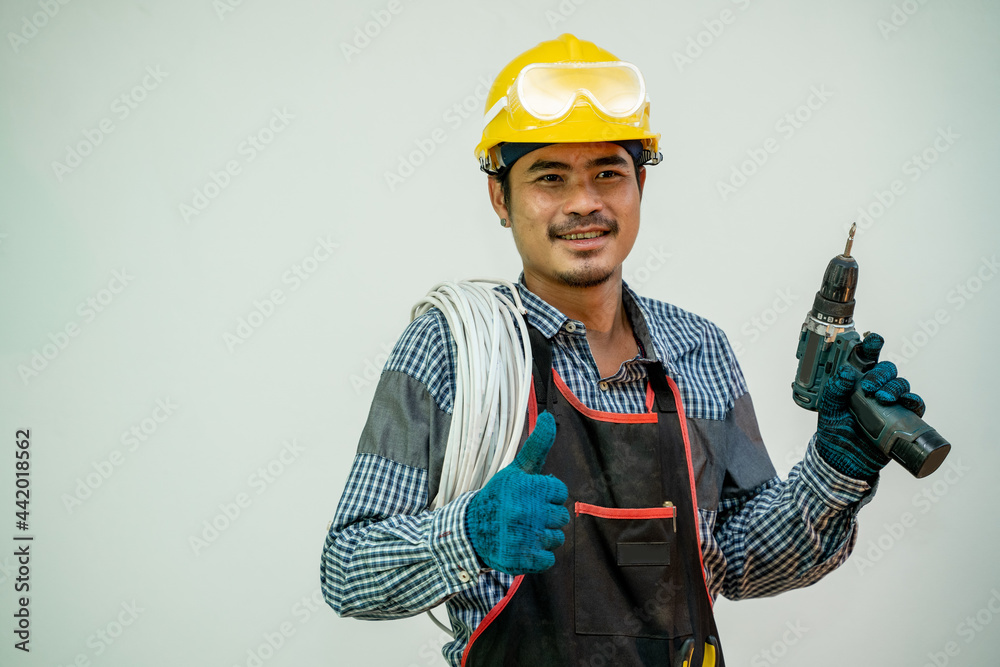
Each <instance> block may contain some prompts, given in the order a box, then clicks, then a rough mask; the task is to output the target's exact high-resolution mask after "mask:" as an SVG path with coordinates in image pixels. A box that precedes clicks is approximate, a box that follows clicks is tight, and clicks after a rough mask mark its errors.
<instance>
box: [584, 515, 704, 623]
mask: <svg viewBox="0 0 1000 667" xmlns="http://www.w3.org/2000/svg"><path fill="white" fill-rule="evenodd" d="M573 523H574V527H573V530H574V537H573V539H574V587H575V596H574V597H575V607H576V608H575V610H574V611H575V616H576V632H578V633H581V634H596V635H624V636H630V637H649V638H654V639H672V638H674V637H683V636H686V635H690V634H691V622H690V618H689V616H688V605H687V600H686V599H685V586H684V582H683V581H682V579H681V573H680V568H679V567H677V566H673V567H671V562H674V563H676V562H677V553H676V552H677V544H676V535H677V533H676V516H675V508H674V507H672V506H670V507H649V508H634V509H623V508H612V507H599V506H596V505H588V504H586V503H579V502H578V503H576V518H575V520H574V522H573Z"/></svg>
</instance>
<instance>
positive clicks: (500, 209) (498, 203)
mask: <svg viewBox="0 0 1000 667" xmlns="http://www.w3.org/2000/svg"><path fill="white" fill-rule="evenodd" d="M486 183H487V185H488V187H489V192H490V204H492V205H493V210H494V211H495V212H496V214H497V217H498V218H506V219H507V220H510V214H509V213H508V211H507V207H506V206H505V205H504V203H503V188H502V187H500V179H498V178H497V177H496V176H490V177H489V178H487V179H486Z"/></svg>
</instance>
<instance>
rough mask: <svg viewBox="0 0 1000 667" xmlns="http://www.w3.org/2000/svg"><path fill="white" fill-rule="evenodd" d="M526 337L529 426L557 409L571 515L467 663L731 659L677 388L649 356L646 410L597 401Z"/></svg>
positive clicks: (555, 453) (554, 461)
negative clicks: (712, 590) (705, 549)
mask: <svg viewBox="0 0 1000 667" xmlns="http://www.w3.org/2000/svg"><path fill="white" fill-rule="evenodd" d="M529 334H530V339H531V348H532V354H533V356H534V368H533V380H534V383H533V386H532V389H533V397H532V399H530V400H529V410H528V412H529V414H528V422H529V430H530V429H533V428H534V425H535V418H536V417H537V415H538V412H539V411H540V410H543V409H547V410H549V411H550V412H551V413H552V415H553V416H554V417H555V420H556V441H555V444H554V445H553V446H552V449H551V451H550V452H549V455H548V458H547V459H546V462H545V467H544V469H543V472H544V473H546V474H552V475H555V476H556V477H558V478H559V479H561V480H562V481H563V482H565V484H566V486H567V488H568V489H569V500H568V501H567V506H568V507H569V510H570V515H571V516H572V521H571V522H570V524H569V525H568V526H567V527H566V529H565V532H566V542H565V544H564V545H563V546H561V547H559V548H558V549H556V551H555V556H556V564H555V565H554V566H553V567H551V568H549V569H548V570H546V571H545V572H542V573H539V574H529V575H520V576H518V577H516V578H515V579H514V582H513V583H512V584H511V586H510V588H509V589H508V591H507V594H506V596H505V597H504V598H503V600H501V601H500V602H499V603H497V605H496V606H494V607H493V609H491V610H490V612H489V614H488V615H487V616H486V617H485V618H484V619H483V621H482V622H481V623H480V624H479V626H478V627H477V628H476V630H475V632H474V633H473V634H472V637H471V638H470V640H469V645H468V646H467V647H466V650H465V654H464V655H463V657H462V665H463V667H495V666H501V665H502V666H516V667H528V666H530V667H548V666H553V667H556V666H558V667H562V666H571V667H601V666H602V665H604V666H611V665H614V666H615V667H632V666H636V667H638V666H639V665H643V666H647V665H657V666H658V667H680V666H681V665H691V666H692V667H700V666H701V665H703V664H712V663H713V662H714V664H715V665H718V666H719V667H723V666H724V662H723V660H722V654H721V647H720V646H719V644H718V640H717V639H716V638H717V636H718V634H717V631H716V628H715V619H714V616H713V615H712V603H711V600H710V598H709V595H708V590H707V586H706V583H705V578H704V574H703V569H702V560H701V547H700V543H699V539H698V532H697V531H698V528H697V526H698V524H697V507H696V502H697V501H696V498H697V495H696V493H695V489H694V474H693V471H692V468H691V454H690V448H689V446H688V444H687V427H686V424H685V422H684V412H683V406H682V405H681V402H680V398H679V394H678V391H677V386H676V385H675V384H674V382H673V380H671V379H670V378H668V377H667V375H666V374H665V373H664V371H663V367H662V365H661V364H660V363H659V362H655V363H651V364H649V365H648V367H647V370H648V386H647V409H649V412H647V413H642V414H616V413H607V412H598V411H595V410H591V409H589V408H587V407H586V406H584V405H583V404H582V403H581V402H580V401H579V400H578V399H577V398H576V397H575V396H574V395H573V394H572V392H571V391H570V390H569V388H568V387H567V386H566V384H565V383H564V382H563V381H562V378H560V377H559V375H558V374H557V373H555V371H554V369H553V368H552V352H551V347H550V343H549V341H548V339H546V338H545V336H544V335H542V334H541V333H540V332H539V331H537V330H536V329H534V328H530V329H529ZM522 444H523V443H522ZM706 644H709V646H706ZM706 654H707V655H708V659H707V660H706V659H705V655H706ZM713 654H714V661H713V660H712V655H713Z"/></svg>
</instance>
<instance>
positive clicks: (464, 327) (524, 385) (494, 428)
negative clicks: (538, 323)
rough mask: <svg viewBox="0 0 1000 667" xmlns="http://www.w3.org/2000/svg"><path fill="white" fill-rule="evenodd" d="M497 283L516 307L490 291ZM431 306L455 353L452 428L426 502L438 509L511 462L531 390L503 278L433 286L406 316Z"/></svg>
mask: <svg viewBox="0 0 1000 667" xmlns="http://www.w3.org/2000/svg"><path fill="white" fill-rule="evenodd" d="M498 285H504V286H506V287H507V288H508V289H510V291H511V293H512V295H513V297H514V301H513V302H511V300H510V299H508V298H507V297H506V296H505V295H504V294H502V293H501V292H499V291H497V290H494V289H493V288H494V287H496V286H498ZM431 308H437V309H439V310H440V311H441V313H442V314H443V315H444V318H445V320H446V321H447V323H448V327H449V328H450V329H451V335H452V338H453V339H454V341H455V345H456V348H457V350H456V358H455V400H454V409H453V410H452V415H451V430H450V431H449V432H448V444H447V446H446V448H445V454H444V464H443V466H442V469H441V483H440V485H439V487H438V493H437V496H435V498H434V500H433V501H432V502H431V507H432V508H438V507H442V506H443V505H446V504H448V503H449V502H451V501H452V500H454V499H455V498H457V497H458V496H460V495H461V494H463V493H465V492H466V491H473V490H478V489H481V488H482V487H483V485H484V484H485V483H486V482H487V481H489V479H490V477H492V476H493V474H494V473H496V472H497V471H498V470H500V469H501V468H503V467H504V466H506V465H507V464H509V463H510V462H511V461H513V460H514V457H515V455H516V454H517V447H518V444H519V443H520V439H521V430H522V429H523V428H524V418H525V414H526V410H527V407H528V395H529V392H530V390H531V344H530V343H529V341H528V326H527V324H525V321H524V317H523V315H524V314H525V313H526V312H527V311H525V309H524V304H523V303H522V302H521V295H520V294H518V291H517V287H515V286H514V285H513V284H512V283H510V282H508V281H506V280H491V279H486V278H473V279H472V280H461V281H459V282H443V283H438V284H437V285H435V286H434V287H433V288H431V291H430V292H428V293H427V296H425V297H424V298H422V299H421V300H420V301H418V302H417V303H416V305H414V306H413V309H412V310H411V311H410V319H411V320H414V319H416V318H417V317H420V316H421V315H423V314H424V313H426V312H427V311H428V310H430V309H431ZM519 334H520V335H519Z"/></svg>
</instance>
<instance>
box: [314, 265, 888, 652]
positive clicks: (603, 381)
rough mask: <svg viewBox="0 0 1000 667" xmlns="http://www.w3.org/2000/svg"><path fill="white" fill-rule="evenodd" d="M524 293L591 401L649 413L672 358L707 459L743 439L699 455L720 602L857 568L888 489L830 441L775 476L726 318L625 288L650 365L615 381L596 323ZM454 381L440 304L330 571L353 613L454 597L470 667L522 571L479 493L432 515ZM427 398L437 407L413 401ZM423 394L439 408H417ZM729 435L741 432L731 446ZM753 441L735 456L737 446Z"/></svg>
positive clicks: (414, 329)
mask: <svg viewBox="0 0 1000 667" xmlns="http://www.w3.org/2000/svg"><path fill="white" fill-rule="evenodd" d="M522 280H523V278H522ZM500 289H504V288H500ZM518 289H519V291H520V294H521V298H522V300H523V302H524V306H525V308H526V309H527V315H526V319H527V321H528V323H529V324H531V325H532V326H534V327H536V328H537V329H539V331H541V332H542V333H543V334H544V335H545V336H546V337H548V338H549V339H550V340H551V341H552V365H553V367H554V368H555V369H556V371H557V372H558V373H559V375H560V376H561V377H562V378H563V379H564V380H565V382H566V384H567V385H568V386H569V388H570V389H571V390H572V391H573V393H574V394H575V395H576V396H577V397H578V398H579V399H580V401H581V402H582V403H583V404H584V405H586V406H587V407H590V408H593V409H595V410H601V411H605V412H617V413H641V412H647V406H646V366H647V363H648V362H649V360H656V359H658V360H660V361H661V362H662V363H663V366H664V368H665V369H666V371H667V373H668V374H669V375H670V376H671V377H672V378H673V379H674V381H675V382H676V383H677V386H678V388H679V390H680V394H681V400H682V403H683V405H684V410H685V413H686V415H687V418H688V422H689V427H690V428H691V430H692V433H693V436H692V439H693V442H692V455H693V456H695V454H696V452H695V450H696V449H697V448H699V447H701V448H716V447H720V446H719V445H717V443H715V442H713V440H714V439H724V440H726V442H727V443H728V444H726V445H725V446H724V447H723V448H721V449H718V451H714V452H713V454H712V456H708V457H706V456H701V457H699V460H700V461H701V463H702V464H703V466H704V467H702V468H699V464H698V462H696V479H697V480H698V481H697V484H698V501H699V537H700V539H701V548H702V557H703V562H704V566H705V577H706V581H707V582H708V587H709V591H710V593H711V594H712V596H713V597H716V596H718V595H719V594H720V593H721V594H722V595H725V596H726V597H728V598H731V599H740V598H748V597H759V596H768V595H774V594H777V593H780V592H782V591H785V590H790V589H793V588H798V587H802V586H807V585H809V584H812V583H814V582H816V581H818V580H819V579H820V578H821V577H823V576H824V575H825V574H827V573H828V572H830V571H832V570H834V569H835V568H836V567H838V566H839V565H840V564H841V563H843V562H844V561H845V560H846V559H847V557H848V555H849V554H850V552H851V549H852V548H853V546H854V542H855V540H856V537H857V534H856V522H855V517H856V514H857V511H858V509H859V508H860V507H861V506H862V505H864V504H865V503H866V502H867V501H868V500H869V499H870V497H871V495H872V493H874V487H873V486H870V485H868V484H867V483H865V482H863V481H860V480H856V479H852V478H849V477H846V476H844V475H842V474H840V473H838V472H836V471H835V470H833V469H832V468H831V467H830V466H829V465H827V464H826V462H825V461H823V460H822V459H821V458H820V456H819V455H818V454H817V452H816V449H815V446H814V441H815V437H814V438H813V441H812V442H810V443H809V446H808V448H807V450H806V455H805V458H804V459H803V461H802V462H801V463H799V464H797V465H796V466H795V467H794V468H793V469H792V470H791V472H790V473H789V475H788V478H787V479H786V480H785V481H781V480H780V479H779V478H778V477H777V476H776V475H775V474H774V469H773V467H772V466H771V464H770V460H769V459H768V458H767V454H766V452H765V451H764V449H763V445H761V444H759V442H758V444H757V445H756V446H755V445H754V443H755V442H757V441H759V433H758V432H757V427H756V421H755V418H754V417H753V412H752V405H751V404H750V403H749V396H748V395H747V388H746V384H745V382H744V379H743V375H742V373H741V371H740V368H739V365H738V364H737V362H736V358H735V356H734V354H733V352H732V350H731V348H730V347H729V343H728V341H727V340H726V337H725V335H724V334H723V333H722V331H721V330H719V329H718V328H717V327H716V326H715V325H713V324H712V323H711V322H709V321H707V320H705V319H704V318H701V317H698V316H697V315H694V314H691V313H688V312H686V311H683V310H681V309H679V308H677V307H675V306H672V305H670V304H667V303H663V302H660V301H655V300H652V299H647V298H644V297H639V296H637V295H636V294H635V293H634V292H633V291H632V290H631V289H629V288H628V286H624V288H623V299H624V305H625V307H626V309H627V312H628V315H629V317H630V321H631V322H632V326H633V329H634V330H635V332H636V336H637V338H638V340H639V342H640V343H641V344H642V350H643V353H644V354H645V355H646V357H645V358H644V357H642V356H637V357H636V358H635V359H632V360H629V361H626V362H625V363H624V364H622V366H621V368H620V369H619V370H618V372H616V373H615V374H614V375H612V376H610V377H606V378H602V377H600V373H599V372H598V369H597V365H596V363H595V362H594V359H593V357H592V356H591V353H590V348H589V346H588V344H587V337H586V328H585V326H584V324H583V323H582V322H580V321H576V320H570V319H569V318H567V317H566V316H565V315H563V314H562V313H561V312H559V311H558V310H556V309H555V308H553V307H552V306H550V305H549V304H547V303H545V302H544V301H542V300H541V299H540V298H538V297H537V296H535V295H534V294H532V293H531V292H529V291H528V290H527V288H526V287H525V286H524V285H523V283H521V284H519V285H518ZM454 372H455V348H454V343H453V341H452V340H451V338H450V335H449V333H448V327H447V324H446V322H445V320H444V317H443V315H442V314H441V313H440V311H438V310H436V309H432V310H431V311H429V312H428V313H426V314H425V315H423V316H422V317H420V318H417V319H416V320H415V321H413V322H412V323H411V324H410V326H409V327H408V328H407V329H406V331H405V332H404V333H403V335H402V337H401V338H400V340H399V341H398V342H397V344H396V346H395V348H394V349H393V351H392V353H391V355H390V357H389V360H388V361H387V363H386V365H385V368H384V370H383V373H382V378H381V380H380V382H379V387H378V389H377V390H376V393H375V397H374V400H373V403H372V412H371V414H370V415H369V422H368V425H366V427H365V433H364V434H363V435H362V442H361V444H360V445H359V450H358V454H357V455H356V457H355V460H354V465H353V467H352V469H351V472H350V475H349V477H348V480H347V485H346V488H345V490H344V494H343V497H342V498H341V501H340V505H339V507H338V508H337V512H336V515H335V517H334V519H333V522H332V524H331V527H330V531H329V534H328V535H327V538H326V544H325V546H324V550H323V557H322V563H321V573H320V578H321V584H322V589H323V593H324V595H325V596H326V600H327V602H328V603H329V604H330V605H331V606H332V607H333V608H334V610H335V611H336V612H337V613H338V614H340V615H342V616H355V617H358V618H365V619H391V618H400V617H405V616H412V615H414V614H417V613H420V612H423V611H425V610H427V609H430V608H432V607H435V606H437V605H439V604H441V603H442V602H444V603H446V605H447V610H448V616H449V619H450V621H451V627H452V629H453V631H454V633H455V639H454V641H451V642H449V643H447V644H446V645H445V646H444V647H443V649H442V652H443V654H444V657H445V659H446V660H447V661H448V662H449V664H451V665H455V666H457V665H459V664H460V662H461V656H462V652H463V651H464V649H465V646H466V644H467V643H468V640H469V637H470V636H471V634H472V632H473V630H474V629H475V628H476V626H477V625H478V624H479V622H480V621H481V620H482V619H483V618H484V617H485V616H486V614H487V613H488V612H489V610H490V609H491V608H492V607H493V605H495V604H496V603H497V602H498V601H500V599H501V598H502V597H503V596H504V594H505V592H506V590H507V588H508V586H509V585H510V583H511V581H512V580H513V577H511V576H509V575H506V574H503V573H500V572H494V571H491V570H484V569H481V568H480V566H479V562H478V560H477V558H476V553H475V551H474V550H473V547H472V545H471V544H470V542H469V538H468V536H467V533H466V529H465V512H466V507H467V506H468V503H469V500H470V499H471V497H472V495H474V492H469V493H465V494H463V495H461V496H459V497H458V498H456V499H455V500H453V501H452V502H451V503H449V504H447V505H446V506H444V507H441V508H439V509H436V510H430V509H429V505H430V498H431V497H432V493H433V492H434V491H435V490H436V488H437V481H438V479H439V478H440V477H439V476H440V468H441V462H440V460H436V459H440V455H441V453H443V451H444V449H443V448H444V443H443V442H439V441H440V440H442V439H446V438H447V432H448V429H447V425H446V424H445V422H447V421H448V420H450V416H451V412H452V406H453V402H454V395H455V378H454ZM414 387H415V389H414ZM414 392H416V395H419V396H421V397H422V399H414V398H402V397H401V394H403V393H406V394H407V395H408V396H413V395H414ZM419 400H423V401H424V403H422V404H421V405H418V406H414V405H409V404H412V403H414V402H415V401H416V402H419ZM404 403H405V404H406V405H403V404H404ZM738 404H739V405H743V406H749V407H744V408H743V410H744V412H745V413H746V414H744V416H743V417H742V418H740V419H737V420H735V421H739V422H740V423H741V424H743V426H742V427H741V428H742V430H743V431H745V432H748V433H750V436H749V437H746V438H744V437H742V436H741V437H740V438H736V439H735V440H734V437H733V436H732V435H731V434H729V431H732V429H733V428H734V427H733V426H732V423H733V421H734V419H733V413H734V411H735V409H736V406H737V405H738ZM747 411H748V412H747ZM427 412H431V413H434V414H431V415H429V416H427V415H425V414H424V413H427ZM747 415H748V416H747ZM748 420H749V422H750V425H749V426H747V425H746V424H747V422H748ZM699 424H701V425H702V426H699ZM690 425H694V426H690ZM720 429H729V431H725V433H726V435H725V436H724V437H722V436H718V434H719V433H722V432H723V431H720ZM699 432H701V433H703V434H704V435H703V436H702V437H701V440H702V442H701V444H699V442H698V440H699V437H698V436H697V433H699ZM713 434H715V435H713ZM755 434H756V435H755ZM744 441H745V444H742V445H740V447H739V451H736V452H733V451H732V450H733V449H734V448H736V446H735V445H733V444H732V443H733V442H737V443H743V442H744ZM435 452H437V454H435ZM724 456H728V457H729V463H728V464H727V463H726V462H725V461H723V462H722V465H723V466H726V465H728V466H729V467H728V469H724V470H721V471H716V473H717V474H716V478H717V479H719V480H722V479H724V480H725V483H724V484H722V483H717V484H715V485H713V484H712V483H711V479H712V477H713V475H712V471H711V470H708V469H707V466H711V465H716V466H717V465H719V464H718V463H716V461H717V459H719V458H720V457H724ZM706 461H708V462H706ZM747 461H749V463H747ZM723 473H725V474H724V475H723ZM703 486H704V488H703Z"/></svg>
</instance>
